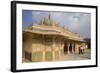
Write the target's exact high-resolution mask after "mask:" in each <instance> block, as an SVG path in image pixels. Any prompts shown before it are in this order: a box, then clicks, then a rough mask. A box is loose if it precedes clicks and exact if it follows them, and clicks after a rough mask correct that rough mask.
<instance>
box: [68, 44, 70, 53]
mask: <svg viewBox="0 0 100 73" xmlns="http://www.w3.org/2000/svg"><path fill="white" fill-rule="evenodd" d="M69 47H70V43H67V49H68V50H67V53H68V54H70V50H69V49H70V48H69Z"/></svg>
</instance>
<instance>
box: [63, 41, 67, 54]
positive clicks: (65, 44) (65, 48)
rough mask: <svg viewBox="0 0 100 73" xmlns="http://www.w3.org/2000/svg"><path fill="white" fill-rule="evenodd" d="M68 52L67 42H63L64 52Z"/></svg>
mask: <svg viewBox="0 0 100 73" xmlns="http://www.w3.org/2000/svg"><path fill="white" fill-rule="evenodd" d="M67 53H68V45H67V43H66V42H65V43H64V54H67Z"/></svg>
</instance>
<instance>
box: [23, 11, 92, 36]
mask: <svg viewBox="0 0 100 73" xmlns="http://www.w3.org/2000/svg"><path fill="white" fill-rule="evenodd" d="M48 15H51V18H52V19H53V20H54V21H56V22H58V23H59V24H60V26H62V27H65V28H68V29H69V30H70V31H72V32H76V33H79V34H80V36H81V37H83V38H90V37H91V14H90V13H79V12H53V11H34V10H23V11H22V24H23V28H26V27H28V26H30V25H31V24H34V23H39V22H40V21H41V20H42V19H44V18H47V17H48Z"/></svg>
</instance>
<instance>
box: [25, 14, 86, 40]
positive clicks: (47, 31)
mask: <svg viewBox="0 0 100 73" xmlns="http://www.w3.org/2000/svg"><path fill="white" fill-rule="evenodd" d="M24 31H25V32H31V33H37V34H43V35H60V36H63V37H66V38H68V39H71V40H75V41H82V42H83V41H84V40H83V38H82V37H80V35H79V34H77V33H74V32H71V31H69V30H68V29H65V28H63V27H61V26H59V24H58V23H57V22H55V21H53V20H52V19H51V16H50V15H49V16H48V18H44V19H43V20H42V21H40V23H39V24H33V25H32V26H30V27H29V28H28V29H25V30H24Z"/></svg>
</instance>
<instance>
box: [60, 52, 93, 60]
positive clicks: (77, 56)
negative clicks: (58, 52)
mask: <svg viewBox="0 0 100 73" xmlns="http://www.w3.org/2000/svg"><path fill="white" fill-rule="evenodd" d="M87 59H91V53H90V50H87V51H85V52H84V53H83V54H65V55H64V56H63V57H62V58H61V59H60V60H61V61H63V60H64V61H66V60H87Z"/></svg>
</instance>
